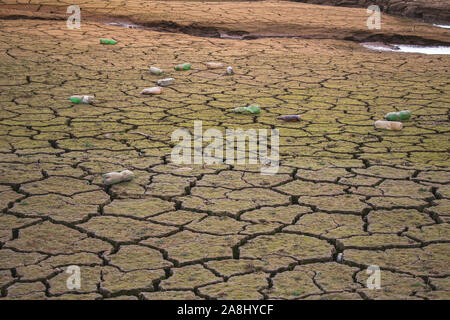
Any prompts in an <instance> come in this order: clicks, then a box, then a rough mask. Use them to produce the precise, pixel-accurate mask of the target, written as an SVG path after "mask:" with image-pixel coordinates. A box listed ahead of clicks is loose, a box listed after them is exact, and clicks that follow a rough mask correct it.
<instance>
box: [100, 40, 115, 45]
mask: <svg viewBox="0 0 450 320" xmlns="http://www.w3.org/2000/svg"><path fill="white" fill-rule="evenodd" d="M100 43H101V44H116V43H117V41H116V40H112V39H100Z"/></svg>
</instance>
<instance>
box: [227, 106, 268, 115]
mask: <svg viewBox="0 0 450 320" xmlns="http://www.w3.org/2000/svg"><path fill="white" fill-rule="evenodd" d="M233 112H234V113H244V114H259V113H260V112H261V111H260V108H259V106H258V105H256V104H252V105H250V106H248V107H237V108H234V109H233Z"/></svg>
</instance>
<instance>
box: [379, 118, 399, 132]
mask: <svg viewBox="0 0 450 320" xmlns="http://www.w3.org/2000/svg"><path fill="white" fill-rule="evenodd" d="M374 126H375V128H377V129H385V130H395V131H398V130H402V129H403V124H402V123H401V122H397V121H386V120H377V121H375V123H374Z"/></svg>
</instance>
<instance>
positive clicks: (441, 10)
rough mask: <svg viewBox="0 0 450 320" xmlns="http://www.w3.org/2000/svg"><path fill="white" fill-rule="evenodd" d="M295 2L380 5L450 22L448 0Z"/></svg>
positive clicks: (396, 11) (387, 9)
mask: <svg viewBox="0 0 450 320" xmlns="http://www.w3.org/2000/svg"><path fill="white" fill-rule="evenodd" d="M293 1H295V2H303V3H311V4H321V5H329V6H343V7H351V8H367V7H368V6H370V5H373V4H375V5H378V6H379V7H380V9H381V11H382V12H383V13H388V14H393V15H398V16H402V17H408V18H416V19H420V20H421V21H425V22H429V23H442V24H449V23H450V2H449V1H446V0H416V1H412V0H293Z"/></svg>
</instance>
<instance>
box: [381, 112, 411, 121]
mask: <svg viewBox="0 0 450 320" xmlns="http://www.w3.org/2000/svg"><path fill="white" fill-rule="evenodd" d="M410 117H411V111H409V110H402V111H399V112H389V113H387V114H386V115H385V116H384V118H385V119H386V120H389V121H399V120H408V119H409V118H410Z"/></svg>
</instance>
